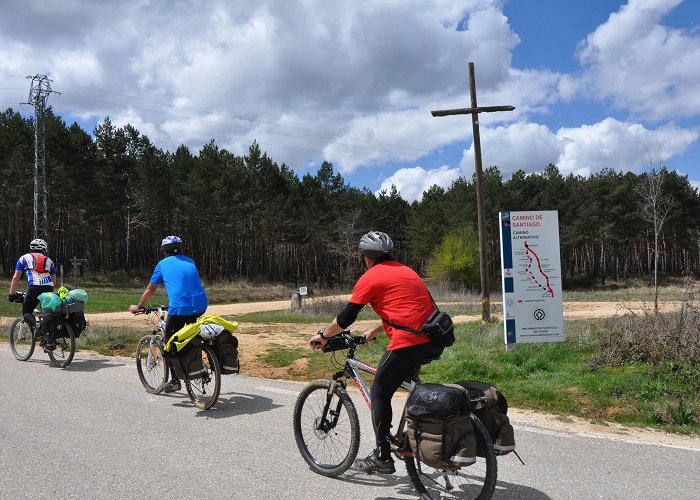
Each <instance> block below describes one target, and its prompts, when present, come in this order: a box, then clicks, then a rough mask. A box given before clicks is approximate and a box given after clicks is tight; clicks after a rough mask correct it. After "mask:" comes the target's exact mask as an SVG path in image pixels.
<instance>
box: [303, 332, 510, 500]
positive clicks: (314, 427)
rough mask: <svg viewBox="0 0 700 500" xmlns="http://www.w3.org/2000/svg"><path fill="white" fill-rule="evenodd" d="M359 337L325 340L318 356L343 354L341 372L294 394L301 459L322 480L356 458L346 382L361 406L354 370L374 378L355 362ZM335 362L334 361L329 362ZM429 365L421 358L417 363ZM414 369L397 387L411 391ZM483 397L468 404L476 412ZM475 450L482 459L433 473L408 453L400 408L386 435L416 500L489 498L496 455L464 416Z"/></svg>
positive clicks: (365, 394)
mask: <svg viewBox="0 0 700 500" xmlns="http://www.w3.org/2000/svg"><path fill="white" fill-rule="evenodd" d="M364 343H365V338H364V337H363V336H352V335H351V334H350V332H349V331H347V330H346V331H345V332H343V333H341V334H339V335H336V336H334V337H331V338H330V339H329V341H328V342H327V343H326V345H325V346H324V347H323V349H322V350H323V352H333V353H334V356H335V352H336V351H341V350H347V354H346V355H345V362H344V363H338V365H339V366H342V369H340V370H339V371H337V372H336V373H334V374H333V376H332V379H331V380H327V379H322V380H314V381H312V382H310V383H309V385H307V386H306V387H305V388H304V389H303V390H302V391H301V393H300V394H299V396H298V398H297V401H296V405H295V407H294V417H293V420H294V437H295V439H296V443H297V446H298V447H299V451H300V452H301V455H302V457H303V458H304V460H305V461H306V463H307V464H309V466H310V467H311V469H312V470H313V471H314V472H316V473H318V474H321V475H323V476H328V477H335V476H338V475H340V474H342V473H343V472H345V471H346V470H348V469H349V468H350V467H351V465H352V464H353V463H354V461H355V458H356V457H357V452H358V449H359V445H360V421H359V418H358V416H357V410H356V409H355V405H354V404H353V402H352V399H350V396H349V395H348V392H347V386H348V381H349V380H350V379H352V380H354V381H355V383H356V384H357V388H358V389H359V391H360V394H361V395H362V398H363V399H364V401H365V403H366V404H367V406H368V407H369V406H370V391H369V389H368V388H367V386H366V385H365V382H364V381H363V380H362V377H361V375H360V372H364V373H368V374H370V375H374V374H376V372H377V369H376V368H375V367H373V366H370V365H368V364H366V363H364V362H362V361H360V360H358V359H356V358H355V349H356V348H357V346H358V345H361V344H364ZM334 361H335V358H334ZM430 361H433V359H428V360H425V361H424V363H423V364H425V363H428V362H430ZM419 372H420V367H418V369H417V370H416V372H415V373H414V374H413V376H412V377H411V379H410V380H406V381H405V382H404V383H403V384H401V387H403V388H404V389H406V390H407V391H411V390H413V388H414V387H415V386H416V384H417V383H420V378H419ZM486 399H487V398H483V397H478V398H472V406H473V407H475V408H480V407H481V406H482V405H484V404H485V400H486ZM469 418H470V419H471V422H472V425H473V427H474V436H475V438H476V446H477V450H480V454H481V455H483V457H477V461H476V463H474V464H472V465H469V466H467V467H462V468H455V469H433V468H431V467H428V466H427V465H425V464H424V463H423V462H420V461H419V460H418V459H417V458H416V456H415V455H414V453H413V452H412V451H411V450H410V445H409V444H408V438H407V437H406V408H405V406H404V411H403V412H402V416H401V420H400V422H399V425H398V427H397V432H396V434H394V435H393V436H392V453H393V454H394V455H395V456H396V457H397V458H398V459H400V460H403V461H404V463H405V464H406V470H407V472H408V475H409V477H410V478H411V482H412V483H413V486H414V487H415V488H416V490H417V491H418V493H419V494H420V496H421V498H424V499H436V498H478V499H488V498H491V495H492V494H493V491H494V489H495V487H496V476H497V463H496V452H495V451H494V448H493V442H492V441H491V437H490V436H489V433H488V431H487V430H486V428H485V427H484V425H483V424H482V423H481V421H480V420H479V419H478V418H477V417H476V416H475V415H474V414H473V413H470V415H469Z"/></svg>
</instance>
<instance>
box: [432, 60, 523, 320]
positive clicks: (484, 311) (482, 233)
mask: <svg viewBox="0 0 700 500" xmlns="http://www.w3.org/2000/svg"><path fill="white" fill-rule="evenodd" d="M469 94H470V96H471V104H472V107H471V108H460V109H443V110H439V111H431V112H430V113H431V114H432V115H433V116H449V115H467V114H471V115H472V133H473V135H474V163H475V167H476V207H477V216H478V219H479V274H480V276H481V321H482V322H484V323H490V322H491V299H490V297H489V274H488V262H489V260H488V246H487V244H486V243H487V241H486V216H485V208H484V187H483V183H484V180H483V177H484V174H483V170H482V166H481V138H480V136H479V113H492V112H494V111H513V110H514V109H515V107H514V106H486V107H481V108H479V107H477V105H476V81H475V79H474V63H473V62H470V63H469Z"/></svg>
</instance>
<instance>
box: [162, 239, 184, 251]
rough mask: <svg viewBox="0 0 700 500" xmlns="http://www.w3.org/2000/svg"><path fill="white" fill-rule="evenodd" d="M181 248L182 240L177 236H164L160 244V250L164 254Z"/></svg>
mask: <svg viewBox="0 0 700 500" xmlns="http://www.w3.org/2000/svg"><path fill="white" fill-rule="evenodd" d="M181 246H182V240H181V239H180V237H179V236H166V237H165V238H163V241H161V242H160V249H161V250H163V251H165V252H169V253H170V252H173V251H177V250H178V249H179V248H180V247H181Z"/></svg>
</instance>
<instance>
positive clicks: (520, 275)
mask: <svg viewBox="0 0 700 500" xmlns="http://www.w3.org/2000/svg"><path fill="white" fill-rule="evenodd" d="M498 220H499V227H500V229H501V276H502V285H503V335H504V338H505V342H506V344H514V343H516V342H517V343H522V342H561V341H562V340H564V304H563V301H562V283H561V276H562V273H561V260H560V256H559V215H558V213H557V211H555V210H553V211H539V212H499V214H498Z"/></svg>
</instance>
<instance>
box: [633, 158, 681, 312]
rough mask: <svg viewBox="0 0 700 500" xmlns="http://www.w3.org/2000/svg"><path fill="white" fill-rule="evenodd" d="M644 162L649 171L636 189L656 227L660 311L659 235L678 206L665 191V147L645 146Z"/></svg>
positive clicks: (656, 304) (656, 306)
mask: <svg viewBox="0 0 700 500" xmlns="http://www.w3.org/2000/svg"><path fill="white" fill-rule="evenodd" d="M644 150H645V155H644V163H645V165H646V167H647V172H646V173H645V174H644V175H643V176H642V180H641V182H640V184H639V185H638V186H637V187H636V188H635V191H636V192H637V194H638V195H639V196H640V198H641V200H640V207H641V210H642V216H643V217H644V220H646V221H647V222H649V223H651V224H652V226H653V228H654V312H655V313H658V312H659V281H658V275H659V237H660V235H661V230H662V228H663V225H664V222H665V220H666V217H667V216H668V214H669V213H670V212H671V210H673V208H674V207H675V206H676V202H675V200H674V199H673V196H671V195H670V194H665V193H664V192H663V184H664V178H665V176H666V172H667V170H666V165H665V161H664V153H663V149H662V148H660V147H657V148H655V149H651V148H647V147H645V148H644Z"/></svg>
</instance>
